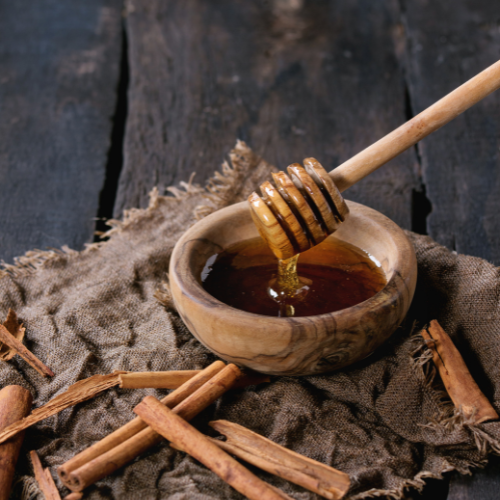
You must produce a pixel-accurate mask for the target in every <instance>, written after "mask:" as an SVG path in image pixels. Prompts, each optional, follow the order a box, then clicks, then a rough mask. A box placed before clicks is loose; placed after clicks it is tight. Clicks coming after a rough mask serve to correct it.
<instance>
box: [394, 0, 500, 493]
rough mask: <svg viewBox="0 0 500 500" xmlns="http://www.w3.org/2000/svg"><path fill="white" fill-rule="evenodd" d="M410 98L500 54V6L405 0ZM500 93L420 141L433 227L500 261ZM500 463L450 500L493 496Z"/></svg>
mask: <svg viewBox="0 0 500 500" xmlns="http://www.w3.org/2000/svg"><path fill="white" fill-rule="evenodd" d="M402 7H403V20H404V25H405V28H406V36H407V41H408V57H407V59H406V60H407V62H408V66H407V70H408V79H409V87H410V95H411V103H412V107H413V109H414V111H415V112H420V111H421V110H423V109H424V108H425V107H427V106H428V105H430V104H432V102H434V101H435V100H437V99H439V98H440V97H442V96H443V95H444V94H446V93H447V92H449V91H451V90H453V89H454V88H455V87H456V86H458V85H460V84H461V83H463V82H464V81H466V80H467V79H468V78H470V77H472V76H474V75H475V74H476V73H478V72H479V71H481V70H482V69H484V68H485V67H487V66H489V65H490V64H492V63H493V62H495V61H496V60H497V59H498V46H499V43H500V32H499V30H498V23H499V20H500V4H498V2H490V1H487V0H476V1H474V2H466V1H459V2H457V1H452V0H444V1H440V2H431V1H427V0H418V1H408V0H402ZM499 112H500V93H499V92H497V93H496V94H493V95H492V96H490V97H488V98H487V99H485V100H484V101H483V102H481V103H479V104H478V105H476V106H475V107H474V108H472V109H471V110H469V111H467V112H466V113H465V114H464V115H462V116H461V117H459V118H457V119H456V120H455V121H454V122H452V123H450V124H448V125H447V126H446V127H445V128H443V129H442V130H440V131H438V132H436V133H435V134H433V135H432V136H430V137H428V138H426V139H424V140H423V141H422V142H421V143H420V144H419V152H420V155H421V160H422V170H423V179H424V183H425V187H426V191H427V196H428V197H429V199H430V202H431V204H432V212H431V214H430V216H429V217H428V232H429V234H430V235H431V236H432V237H433V238H434V239H436V240H437V241H438V242H440V243H442V244H444V245H446V246H448V247H449V248H452V249H456V250H457V251H458V252H461V253H468V254H472V255H477V256H480V257H483V258H486V259H488V260H490V261H491V262H494V263H495V264H497V265H498V264H500V231H499V229H500V219H499V218H498V211H499V209H500V177H499V175H498V172H499V167H500V157H499V145H500V141H499V137H500V136H499V128H500V120H499V118H498V117H499V116H500V114H499ZM499 467H500V466H499V462H498V460H496V459H493V460H492V464H491V465H489V466H488V467H486V469H485V470H481V471H478V470H475V471H474V474H473V475H472V476H460V475H459V474H458V473H454V474H452V475H451V480H450V486H449V495H448V500H473V499H474V500H475V499H478V500H479V499H481V500H493V499H496V498H498V490H499V488H500V480H499V470H500V469H499Z"/></svg>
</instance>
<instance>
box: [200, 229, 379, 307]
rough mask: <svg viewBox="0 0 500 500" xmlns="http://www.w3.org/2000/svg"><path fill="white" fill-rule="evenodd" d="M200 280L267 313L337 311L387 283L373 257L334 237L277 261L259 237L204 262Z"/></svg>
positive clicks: (228, 299)
mask: <svg viewBox="0 0 500 500" xmlns="http://www.w3.org/2000/svg"><path fill="white" fill-rule="evenodd" d="M277 264H278V266H277ZM201 280H202V283H203V287H204V288H205V290H206V291H207V292H208V293H210V294H211V295H213V296H214V297H215V298H217V299H218V300H220V301H221V302H224V303H225V304H227V305H230V306H232V307H235V308H237V309H242V310H244V311H248V312H252V313H256V314H262V315H266V316H314V315H317V314H325V313H328V312H334V311H338V310H340V309H344V308H347V307H351V306H353V305H355V304H359V303H360V302H363V301H364V300H367V299H368V298H370V297H372V296H373V295H375V294H376V293H377V292H378V291H379V290H381V289H382V288H383V287H384V286H385V285H386V283H387V281H386V278H385V274H384V272H383V270H382V267H381V266H380V263H378V262H377V261H376V259H374V258H373V257H372V256H370V255H369V254H367V253H366V252H364V251H363V250H361V249H360V248H357V247H355V246H353V245H351V244H349V243H346V242H344V241H342V240H339V239H337V238H335V237H332V236H330V237H329V238H327V239H326V240H325V241H324V242H323V243H321V244H320V245H317V246H315V247H313V248H311V249H310V250H308V251H307V252H304V253H302V254H301V255H300V259H299V256H298V255H297V256H295V257H293V258H292V259H288V260H283V261H280V262H279V263H278V259H276V257H275V256H274V254H273V253H272V252H271V250H270V249H269V248H268V246H267V245H266V243H265V242H264V241H263V240H262V239H261V238H253V239H251V240H247V241H245V242H242V243H238V244H236V245H232V246H230V247H229V248H227V249H226V250H225V251H223V252H221V253H218V254H215V255H212V256H211V257H210V258H209V259H208V260H207V262H206V265H205V267H204V269H203V271H202V274H201Z"/></svg>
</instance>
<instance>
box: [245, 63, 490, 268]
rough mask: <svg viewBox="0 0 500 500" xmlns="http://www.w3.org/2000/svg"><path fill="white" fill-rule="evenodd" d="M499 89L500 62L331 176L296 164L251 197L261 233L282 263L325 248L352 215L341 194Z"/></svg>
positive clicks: (316, 166) (312, 165)
mask: <svg viewBox="0 0 500 500" xmlns="http://www.w3.org/2000/svg"><path fill="white" fill-rule="evenodd" d="M499 87H500V61H497V62H496V63H495V64H493V65H491V66H490V67H488V68H486V69H485V70H484V71H482V72H481V73H479V74H478V75H476V76H475V77H473V78H471V79H470V80H469V81H467V82H466V83H464V84H463V85H461V86H460V87H458V88H457V89H455V90H454V91H453V92H451V93H449V94H448V95H446V96H445V97H443V98H442V99H440V100H439V101H437V102H436V103H435V104H433V105H432V106H430V107H429V108H427V109H426V110H424V111H422V112H421V113H420V114H418V115H417V116H415V117H413V118H412V119H411V120H409V121H407V122H406V123H405V124H403V125H401V126H400V127H399V128H397V129H396V130H394V131H392V132H391V133H389V134H388V135H386V136H385V137H383V138H382V139H380V140H379V141H377V142H375V143H374V144H372V145H371V146H369V147H368V148H366V149H364V150H363V151H361V152H360V153H358V154H357V155H355V156H353V157H352V158H351V159H350V160H347V161H346V162H344V163H342V165H340V166H338V167H337V168H335V169H334V170H332V171H331V172H330V173H328V172H327V171H326V170H325V169H324V168H323V167H322V166H321V164H320V163H319V162H318V161H317V160H315V159H314V158H306V159H305V160H304V162H303V163H304V166H302V165H300V164H298V163H293V164H292V165H290V166H289V167H288V168H287V171H288V174H289V175H287V174H286V173H285V172H278V173H276V174H272V175H273V179H274V182H275V185H273V184H271V182H269V181H266V182H264V183H262V184H261V185H260V191H261V193H262V197H261V196H259V195H258V194H257V193H255V192H254V193H252V194H251V195H250V196H249V197H248V201H249V203H250V208H251V214H252V218H253V220H254V222H255V224H256V225H257V228H258V230H259V233H260V234H261V236H262V237H263V238H264V240H265V241H266V242H267V243H268V245H269V247H270V248H271V250H272V251H273V252H274V254H275V255H276V257H278V258H279V259H289V258H291V257H293V256H294V255H296V254H298V253H300V252H304V251H306V250H308V249H309V248H311V247H313V246H315V245H318V244H319V243H321V242H322V241H323V240H324V239H325V238H326V237H327V236H328V235H330V234H332V233H333V232H335V231H336V230H337V228H338V227H339V226H340V224H342V222H344V220H345V219H346V218H347V216H348V214H349V209H348V207H347V205H346V203H345V201H344V198H343V197H342V195H341V193H342V192H343V191H345V190H346V189H347V188H349V187H351V186H352V185H353V184H355V183H356V182H358V181H360V180H361V179H363V178H364V177H366V176H367V175H368V174H371V173H372V172H374V171H375V170H376V169H377V168H379V167H381V166H382V165H384V164H385V163H387V162H388V161H389V160H392V159H393V158H394V157H396V156H397V155H399V154H400V153H402V152H403V151H405V150H407V149H408V148H410V147H411V146H413V145H414V144H416V143H417V142H418V141H420V140H421V139H423V138H424V137H426V136H428V135H429V134H430V133H432V132H434V131H435V130H437V129H438V128H440V127H442V126H443V125H445V124H446V123H448V122H450V121H451V120H453V118H455V117H456V116H458V115H459V114H461V113H462V112H464V111H465V110H466V109H468V108H470V107H471V106H473V105H474V104H476V103H477V102H479V101H480V100H481V99H483V98H484V97H486V96H487V95H489V94H491V93H492V92H493V91H495V90H497V89H498V88H499Z"/></svg>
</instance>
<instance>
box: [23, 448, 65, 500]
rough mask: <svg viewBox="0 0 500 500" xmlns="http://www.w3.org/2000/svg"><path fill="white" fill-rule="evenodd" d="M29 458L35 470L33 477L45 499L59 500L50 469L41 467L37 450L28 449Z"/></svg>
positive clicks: (59, 496)
mask: <svg viewBox="0 0 500 500" xmlns="http://www.w3.org/2000/svg"><path fill="white" fill-rule="evenodd" d="M30 458H31V463H32V464H33V471H34V472H35V479H36V480H37V482H38V486H40V489H41V490H42V492H43V494H44V496H45V500H61V495H59V491H57V488H56V485H55V483H54V479H53V478H52V475H51V473H50V470H49V469H48V468H47V469H44V468H43V467H42V463H41V462H40V458H39V456H38V454H37V452H36V451H34V450H32V451H30Z"/></svg>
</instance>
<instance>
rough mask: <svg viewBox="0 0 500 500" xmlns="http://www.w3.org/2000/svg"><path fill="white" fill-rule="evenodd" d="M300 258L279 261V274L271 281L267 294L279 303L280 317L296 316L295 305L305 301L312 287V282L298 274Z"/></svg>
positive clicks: (297, 256)
mask: <svg viewBox="0 0 500 500" xmlns="http://www.w3.org/2000/svg"><path fill="white" fill-rule="evenodd" d="M299 256H300V254H297V255H294V256H293V257H291V258H290V259H278V274H277V276H276V278H272V279H271V280H270V281H269V286H268V288H267V293H268V295H269V296H270V297H271V298H272V299H273V300H274V301H275V302H277V303H278V305H279V308H280V314H279V315H280V316H295V307H294V304H296V303H297V302H300V301H301V300H304V299H305V297H306V295H307V293H308V292H309V287H310V285H312V280H310V279H307V278H303V277H300V276H299V274H298V273H297V263H298V260H299Z"/></svg>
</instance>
